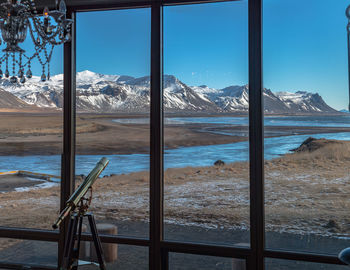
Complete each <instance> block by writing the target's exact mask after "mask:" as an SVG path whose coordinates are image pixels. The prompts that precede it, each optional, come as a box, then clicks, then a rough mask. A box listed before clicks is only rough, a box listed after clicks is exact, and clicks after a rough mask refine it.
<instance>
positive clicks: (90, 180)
mask: <svg viewBox="0 0 350 270" xmlns="http://www.w3.org/2000/svg"><path fill="white" fill-rule="evenodd" d="M108 162H109V160H108V159H107V158H105V157H103V158H101V160H100V161H99V162H98V163H97V164H96V166H95V168H94V169H93V170H92V171H91V172H90V173H89V175H88V176H87V177H86V178H85V180H84V181H83V183H82V184H81V185H80V186H79V187H78V188H77V189H76V190H75V192H74V193H73V194H72V195H71V196H70V198H69V199H68V201H67V202H66V207H65V208H64V209H63V210H62V211H61V213H60V215H59V216H58V218H57V220H56V222H55V223H54V224H53V225H52V228H53V229H57V228H58V226H59V225H60V224H61V222H62V221H63V220H64V219H65V218H66V217H67V216H68V215H69V213H70V212H71V211H74V210H75V208H77V207H78V206H79V204H83V203H84V196H85V194H86V193H87V192H88V190H89V189H90V188H91V187H92V185H93V184H94V183H95V181H96V179H97V178H98V176H99V175H100V174H101V173H102V171H103V170H104V169H105V168H106V166H107V165H108Z"/></svg>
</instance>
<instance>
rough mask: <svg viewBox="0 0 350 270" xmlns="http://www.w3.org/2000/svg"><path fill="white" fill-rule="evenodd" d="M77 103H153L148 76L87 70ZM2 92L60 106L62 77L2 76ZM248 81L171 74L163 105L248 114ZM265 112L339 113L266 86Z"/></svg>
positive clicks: (306, 96)
mask: <svg viewBox="0 0 350 270" xmlns="http://www.w3.org/2000/svg"><path fill="white" fill-rule="evenodd" d="M76 77H77V91H76V93H77V96H76V102H77V103H76V104H77V110H78V111H84V112H98V113H102V112H120V111H123V112H147V111H149V105H150V91H149V89H150V77H149V76H144V77H139V78H134V77H131V76H126V75H122V76H120V75H105V74H99V73H95V72H92V71H89V70H85V71H82V72H78V73H77V76H76ZM0 87H1V88H2V89H4V90H3V92H7V93H8V94H11V95H13V96H14V97H16V98H17V99H18V100H20V101H21V102H17V103H13V105H12V106H14V107H15V106H19V107H20V106H24V105H34V106H37V107H41V108H53V109H60V108H62V100H63V75H62V74H60V75H55V76H52V78H51V80H50V81H47V82H41V81H40V78H39V77H36V76H34V77H33V78H32V79H30V80H28V81H27V82H26V83H25V84H24V85H21V84H16V85H12V84H11V83H10V82H9V81H8V80H7V79H2V80H0ZM248 97H249V87H248V85H243V86H239V85H235V86H229V87H226V88H223V89H214V88H210V87H208V86H206V85H201V86H188V85H186V84H185V83H183V82H181V81H180V80H179V79H178V78H176V77H175V76H173V75H165V76H164V96H163V100H164V108H165V111H167V112H216V113H247V112H248V109H249V102H248ZM263 97H264V104H265V107H264V111H265V113H269V114H305V113H307V114H319V113H328V114H336V113H339V112H338V111H336V110H335V109H333V108H331V107H330V106H329V105H327V104H326V103H325V102H324V100H323V99H322V97H321V96H320V95H319V94H317V93H315V94H314V93H309V92H305V91H298V92H296V93H288V92H277V93H273V92H272V91H271V90H269V89H264V91H263Z"/></svg>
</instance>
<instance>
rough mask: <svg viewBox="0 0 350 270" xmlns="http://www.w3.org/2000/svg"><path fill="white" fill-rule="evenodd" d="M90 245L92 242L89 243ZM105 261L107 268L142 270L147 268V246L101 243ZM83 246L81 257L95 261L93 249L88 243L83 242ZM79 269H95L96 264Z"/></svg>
mask: <svg viewBox="0 0 350 270" xmlns="http://www.w3.org/2000/svg"><path fill="white" fill-rule="evenodd" d="M91 245H92V243H91ZM102 246H103V247H102V248H103V252H104V256H105V261H106V265H107V269H108V270H114V269H118V270H119V269H120V270H129V269H130V270H139V269H141V270H143V269H148V248H147V247H138V246H129V245H119V244H107V243H104V244H102ZM82 247H84V248H85V250H86V251H87V252H85V251H83V252H85V254H82V253H81V254H82V257H81V258H82V259H83V260H86V261H95V262H97V259H96V256H95V255H93V254H95V253H94V251H92V249H91V248H92V246H90V243H86V242H83V246H82ZM79 269H84V270H90V269H91V270H92V269H96V266H81V267H79Z"/></svg>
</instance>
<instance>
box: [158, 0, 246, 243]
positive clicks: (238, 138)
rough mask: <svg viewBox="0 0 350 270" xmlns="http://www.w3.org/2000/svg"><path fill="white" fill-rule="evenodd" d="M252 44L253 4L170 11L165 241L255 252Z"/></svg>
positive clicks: (166, 34) (166, 12) (166, 32)
mask: <svg viewBox="0 0 350 270" xmlns="http://www.w3.org/2000/svg"><path fill="white" fill-rule="evenodd" d="M213 13H214V14H216V15H215V16H210V14H213ZM188 25H191V27H190V28H189V27H188ZM199 44H201V46H198V45H199ZM247 45H248V1H241V2H228V3H216V4H203V5H188V6H176V7H165V8H164V77H163V80H164V89H163V107H164V112H165V118H164V121H165V132H164V147H165V154H164V166H165V179H164V185H165V188H164V222H165V238H166V239H173V240H182V241H195V242H207V243H209V242H212V243H225V244H228V245H234V244H236V245H237V244H238V245H240V244H244V245H248V246H249V223H250V222H249V162H248V159H249V151H248V146H249V145H248V122H249V121H248V109H249V100H248V86H247V84H248V46H247Z"/></svg>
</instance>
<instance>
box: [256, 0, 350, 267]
mask: <svg viewBox="0 0 350 270" xmlns="http://www.w3.org/2000/svg"><path fill="white" fill-rule="evenodd" d="M330 3H331V2H330V1H325V0H323V1H316V0H308V1H301V0H298V1H265V2H264V22H263V25H264V29H263V31H264V44H263V48H264V87H265V89H264V102H265V120H264V121H265V160H266V161H265V206H266V231H267V233H266V246H267V247H268V248H276V249H277V248H281V249H291V250H301V251H311V252H321V253H331V254H337V253H338V252H339V251H340V250H341V249H343V248H344V247H346V246H348V241H346V240H345V239H347V238H348V237H349V233H350V231H349V229H350V227H349V215H348V211H347V209H349V206H350V200H349V197H348V195H347V194H348V193H349V191H350V185H349V184H348V182H349V169H348V168H349V160H350V159H349V151H348V149H349V144H348V142H345V141H347V140H349V139H350V124H349V123H350V121H349V120H350V116H349V114H346V113H343V112H340V110H341V109H344V108H347V106H348V78H347V42H346V25H347V19H346V17H345V9H346V7H347V5H348V4H349V3H347V2H346V1H337V2H336V3H335V2H334V3H333V2H332V4H330ZM281 14H283V16H281ZM296 14H298V15H297V16H295V15H296ZM291 269H292V268H291ZM293 269H294V268H293ZM310 269H311V268H310ZM315 269H316V268H315ZM332 269H333V268H332Z"/></svg>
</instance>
